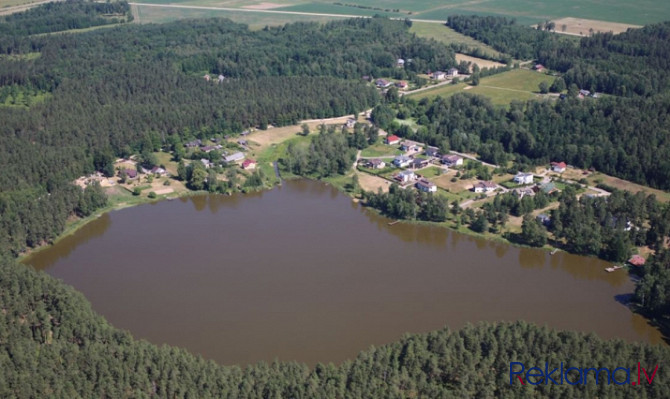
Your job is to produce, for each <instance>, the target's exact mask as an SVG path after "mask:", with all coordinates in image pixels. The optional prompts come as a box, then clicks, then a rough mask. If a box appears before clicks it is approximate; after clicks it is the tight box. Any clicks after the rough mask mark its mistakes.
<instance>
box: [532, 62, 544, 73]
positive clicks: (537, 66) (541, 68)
mask: <svg viewBox="0 0 670 399" xmlns="http://www.w3.org/2000/svg"><path fill="white" fill-rule="evenodd" d="M533 69H534V70H536V71H538V72H542V71H543V70H544V65H542V64H535V66H534V67H533Z"/></svg>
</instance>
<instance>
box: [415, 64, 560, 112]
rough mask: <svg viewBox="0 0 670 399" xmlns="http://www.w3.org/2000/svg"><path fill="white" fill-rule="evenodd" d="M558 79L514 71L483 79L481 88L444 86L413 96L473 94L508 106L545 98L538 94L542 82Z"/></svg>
mask: <svg viewBox="0 0 670 399" xmlns="http://www.w3.org/2000/svg"><path fill="white" fill-rule="evenodd" d="M554 79H556V78H555V77H553V76H549V75H545V74H543V73H539V72H535V71H529V70H526V69H514V70H511V71H507V72H503V73H499V74H496V75H493V76H488V77H485V78H482V79H481V81H480V82H479V86H469V85H467V84H465V83H459V84H456V85H444V86H440V87H437V88H435V89H429V90H425V91H421V92H418V93H416V94H413V95H411V97H413V98H417V99H421V98H434V97H437V96H442V97H449V96H451V95H454V94H455V93H472V94H479V95H482V96H486V97H489V98H490V99H491V101H492V102H493V104H495V105H501V106H507V105H509V104H510V103H511V102H512V101H514V100H520V101H527V100H530V99H533V98H545V96H542V95H540V94H539V93H538V91H539V87H538V86H539V84H540V82H546V83H547V84H549V85H551V83H552V82H553V81H554Z"/></svg>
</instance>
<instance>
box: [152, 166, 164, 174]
mask: <svg viewBox="0 0 670 399" xmlns="http://www.w3.org/2000/svg"><path fill="white" fill-rule="evenodd" d="M150 172H151V173H152V174H154V175H158V176H164V175H166V174H167V171H166V170H165V169H163V168H161V167H160V166H154V167H153V168H151V171H150Z"/></svg>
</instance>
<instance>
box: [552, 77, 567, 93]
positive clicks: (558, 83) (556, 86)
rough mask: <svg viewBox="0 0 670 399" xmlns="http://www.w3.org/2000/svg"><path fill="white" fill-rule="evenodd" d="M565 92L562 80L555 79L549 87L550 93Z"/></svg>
mask: <svg viewBox="0 0 670 399" xmlns="http://www.w3.org/2000/svg"><path fill="white" fill-rule="evenodd" d="M563 90H565V80H563V78H557V79H556V80H554V82H553V83H552V84H551V87H549V91H550V92H552V93H561V92H563Z"/></svg>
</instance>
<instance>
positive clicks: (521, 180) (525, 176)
mask: <svg viewBox="0 0 670 399" xmlns="http://www.w3.org/2000/svg"><path fill="white" fill-rule="evenodd" d="M514 182H515V183H518V184H532V183H533V174H532V173H522V172H519V173H517V174H516V176H514Z"/></svg>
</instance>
